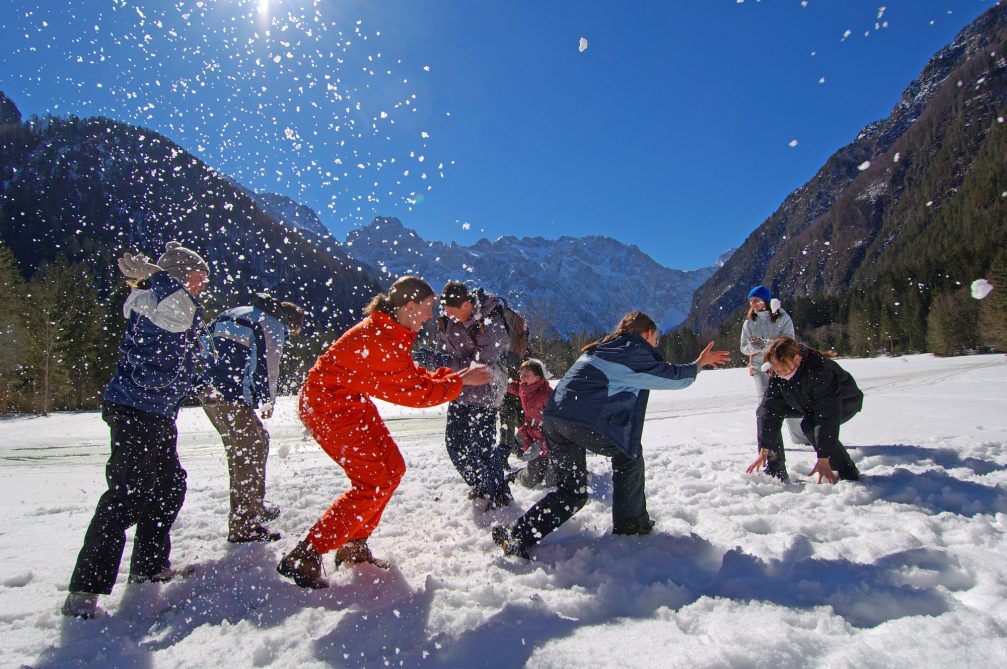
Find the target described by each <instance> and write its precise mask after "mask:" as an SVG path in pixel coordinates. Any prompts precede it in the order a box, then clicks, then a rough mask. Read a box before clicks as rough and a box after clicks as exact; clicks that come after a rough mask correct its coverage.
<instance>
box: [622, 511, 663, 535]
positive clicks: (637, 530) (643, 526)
mask: <svg viewBox="0 0 1007 669" xmlns="http://www.w3.org/2000/svg"><path fill="white" fill-rule="evenodd" d="M653 529H654V521H653V519H651V517H650V515H648V514H647V512H646V511H645V512H644V513H643V515H642V516H638V517H637V518H634V519H632V520H623V521H620V522H618V523H615V526H614V527H613V528H612V534H619V535H632V534H637V535H646V534H650V532H651V530H653Z"/></svg>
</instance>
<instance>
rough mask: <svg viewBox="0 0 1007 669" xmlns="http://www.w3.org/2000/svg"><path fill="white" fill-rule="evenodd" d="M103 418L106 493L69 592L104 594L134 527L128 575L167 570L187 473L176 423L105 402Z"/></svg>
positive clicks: (85, 537)
mask: <svg viewBox="0 0 1007 669" xmlns="http://www.w3.org/2000/svg"><path fill="white" fill-rule="evenodd" d="M101 415H102V418H103V419H104V420H105V422H106V423H108V426H109V428H110V429H111V432H112V454H111V456H110V457H109V459H108V463H107V464H106V465H105V480H106V481H107V482H108V490H106V491H105V493H104V494H102V496H101V498H100V499H99V500H98V505H97V507H96V508H95V510H94V516H93V517H92V518H91V524H90V525H89V526H88V528H87V533H86V534H85V535H84V546H83V548H81V549H80V553H79V554H78V556H77V565H76V566H75V567H74V570H73V576H72V577H71V578H70V591H71V592H92V593H97V594H106V595H107V594H108V593H110V592H112V586H113V585H114V584H115V579H116V576H117V575H118V573H119V563H120V562H121V561H122V553H123V550H124V549H125V546H126V530H127V529H128V528H129V527H131V526H132V525H136V532H135V534H134V537H133V556H132V559H131V560H130V565H129V573H130V575H133V576H153V575H155V574H157V573H159V572H161V571H164V570H165V569H167V568H168V567H169V566H171V561H170V559H169V556H170V554H171V539H170V537H169V533H170V532H171V526H172V524H173V523H174V522H175V517H176V516H177V515H178V511H179V509H181V508H182V502H183V501H184V500H185V470H184V469H182V465H181V463H180V462H179V461H178V451H177V450H176V442H177V439H178V432H177V430H176V429H175V421H174V420H172V419H170V418H165V417H163V416H158V415H155V414H152V413H147V412H146V411H140V410H138V409H134V408H132V407H127V406H123V405H121V404H112V403H109V402H106V403H105V404H104V405H103V406H102V414H101Z"/></svg>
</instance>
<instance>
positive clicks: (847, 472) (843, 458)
mask: <svg viewBox="0 0 1007 669" xmlns="http://www.w3.org/2000/svg"><path fill="white" fill-rule="evenodd" d="M838 447H839V450H837V451H836V452H835V453H833V454H832V455H830V456H829V466H830V467H832V471H834V472H835V473H836V476H838V477H839V480H840V481H859V480H860V470H859V469H857V466H856V465H855V464H853V458H851V457H850V452H849V451H847V450H846V447H845V446H843V445H842V444H838Z"/></svg>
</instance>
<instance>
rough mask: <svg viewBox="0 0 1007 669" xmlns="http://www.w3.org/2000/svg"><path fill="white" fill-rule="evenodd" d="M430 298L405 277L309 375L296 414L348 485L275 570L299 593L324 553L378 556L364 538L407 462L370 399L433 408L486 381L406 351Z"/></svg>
mask: <svg viewBox="0 0 1007 669" xmlns="http://www.w3.org/2000/svg"><path fill="white" fill-rule="evenodd" d="M433 308H434V292H433V289H432V288H430V286H429V284H427V283H426V282H425V281H423V280H422V279H419V278H416V277H413V276H406V277H402V278H400V279H399V280H397V281H396V282H395V283H393V284H392V286H391V288H390V289H389V290H388V293H387V294H383V293H382V294H379V295H377V296H376V297H375V298H374V299H373V300H371V303H370V304H369V305H368V306H367V307H366V308H365V309H364V313H365V314H366V318H364V320H363V321H361V322H360V323H358V324H357V325H355V326H353V327H352V328H350V329H349V330H348V331H347V332H346V333H344V334H343V336H341V337H340V338H339V339H338V340H337V341H336V343H335V344H333V345H332V346H331V347H330V348H329V350H328V351H326V352H325V353H324V354H322V356H321V357H319V358H318V361H317V362H316V363H315V365H314V367H312V368H311V371H309V372H308V378H307V380H306V381H305V382H304V387H303V388H302V389H301V396H300V415H301V421H303V423H304V425H305V427H307V428H308V430H309V431H310V432H311V434H312V436H313V437H314V438H315V440H316V441H317V442H318V444H319V445H320V446H321V447H322V450H324V451H325V452H326V453H327V454H328V455H329V457H331V458H332V459H333V460H335V461H336V463H337V464H338V465H339V466H340V467H342V468H343V470H344V471H345V472H346V476H347V477H348V478H349V480H350V484H351V488H350V490H348V491H347V492H346V493H344V494H343V495H342V496H341V497H340V498H339V499H337V500H336V501H335V503H334V504H333V505H332V506H331V507H330V508H329V510H328V511H326V512H325V513H324V514H322V517H321V518H319V519H318V522H316V523H315V524H314V526H312V527H311V529H310V530H308V534H307V537H306V538H305V539H304V540H303V541H301V542H300V543H299V544H297V546H296V547H295V548H294V549H293V550H292V551H291V552H290V553H288V554H287V555H286V556H285V557H284V558H283V560H282V561H281V562H280V564H279V565H278V566H277V568H276V569H277V571H278V572H279V573H280V574H282V575H283V576H286V577H288V578H291V579H293V580H294V582H295V583H296V584H297V585H299V586H301V587H302V588H324V587H327V585H328V584H327V583H326V581H325V580H324V578H323V577H322V556H323V555H325V554H326V553H328V552H329V551H335V553H336V555H335V559H336V565H337V566H338V565H339V564H341V563H343V562H353V563H359V562H372V563H377V564H380V565H382V566H383V565H384V563H382V562H380V561H378V560H375V559H374V557H373V555H372V554H371V550H370V548H369V547H368V546H367V539H368V538H369V537H370V536H371V533H372V532H374V530H375V528H376V527H377V526H378V522H379V521H380V520H381V514H382V513H383V512H384V510H385V506H387V504H388V500H389V499H390V498H391V496H392V493H393V492H395V489H396V488H397V487H398V485H399V481H400V480H401V478H402V475H403V474H404V473H405V470H406V465H405V462H404V461H403V459H402V455H401V454H400V453H399V448H398V446H397V445H396V444H395V442H394V441H393V440H392V437H391V435H390V434H389V433H388V428H387V427H385V424H384V422H383V421H382V420H381V416H380V415H378V410H377V408H376V407H375V406H374V402H372V401H371V398H372V397H376V398H378V399H382V400H384V401H386V402H391V403H393V404H399V405H401V406H408V407H431V406H436V405H438V404H444V403H445V402H449V401H451V400H453V399H455V398H457V397H458V395H459V394H460V393H461V391H462V386H463V385H483V384H485V383H487V382H488V381H489V379H490V372H489V370H488V369H487V368H486V367H473V368H471V369H466V370H461V371H459V372H452V371H451V370H450V369H448V368H446V367H441V368H439V369H437V370H436V371H430V370H428V369H425V368H423V367H419V366H417V365H416V363H415V362H413V359H412V357H411V355H410V352H411V350H412V346H413V342H414V341H415V339H416V333H417V332H419V330H420V329H421V328H422V327H423V324H424V323H425V322H427V321H428V320H430V318H432V317H433Z"/></svg>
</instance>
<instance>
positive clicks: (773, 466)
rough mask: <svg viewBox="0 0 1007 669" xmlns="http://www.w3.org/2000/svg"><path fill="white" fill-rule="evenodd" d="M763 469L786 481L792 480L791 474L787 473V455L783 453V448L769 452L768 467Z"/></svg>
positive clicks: (770, 474)
mask: <svg viewBox="0 0 1007 669" xmlns="http://www.w3.org/2000/svg"><path fill="white" fill-rule="evenodd" d="M762 471H763V472H764V473H766V474H768V475H769V476H772V477H773V478H778V479H780V480H781V481H783V482H784V483H789V482H790V475H789V474H787V457H786V456H785V455H784V454H783V451H782V450H780V451H778V452H777V451H770V452H769V458H768V459H767V460H766V468H765V469H763V470H762Z"/></svg>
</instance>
